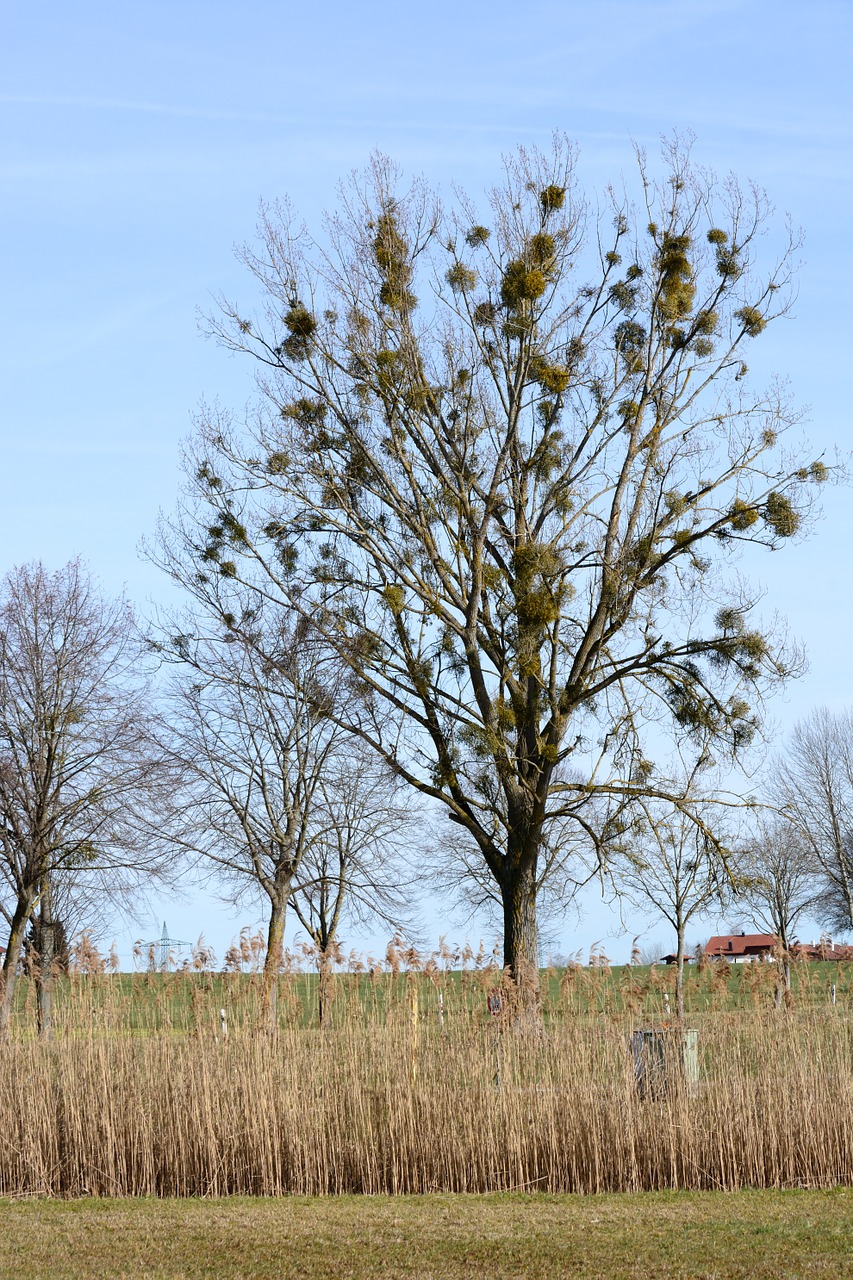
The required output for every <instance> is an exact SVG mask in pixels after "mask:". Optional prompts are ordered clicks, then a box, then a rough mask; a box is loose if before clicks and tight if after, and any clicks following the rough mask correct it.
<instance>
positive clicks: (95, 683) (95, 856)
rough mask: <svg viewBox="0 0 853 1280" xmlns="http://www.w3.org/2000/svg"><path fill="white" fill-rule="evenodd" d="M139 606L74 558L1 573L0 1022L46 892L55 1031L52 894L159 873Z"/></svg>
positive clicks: (159, 786) (155, 778) (158, 780)
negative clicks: (104, 591)
mask: <svg viewBox="0 0 853 1280" xmlns="http://www.w3.org/2000/svg"><path fill="white" fill-rule="evenodd" d="M140 652H141V651H140V645H139V643H138V641H137V639H136V633H135V628H134V623H133V618H132V614H131V612H130V609H129V607H128V605H127V604H126V603H125V602H124V601H122V600H119V601H108V600H106V599H104V597H103V596H102V595H101V594H100V593H99V591H98V590H97V588H96V587H95V585H94V584H93V582H92V581H91V579H90V578H89V576H88V575H87V573H86V571H85V569H84V568H83V566H82V565H81V564H80V562H79V561H72V562H70V563H69V564H67V565H65V567H64V568H62V569H60V570H58V571H57V572H55V573H50V572H48V571H47V570H46V569H44V568H43V566H42V565H40V564H31V565H24V566H22V567H20V568H17V569H13V570H12V571H11V572H10V573H9V574H7V576H6V577H5V578H4V579H3V581H2V584H0V882H2V884H3V889H4V893H3V894H2V895H0V914H2V916H3V918H4V919H5V921H6V925H7V928H8V941H7V947H6V954H5V957H4V962H3V971H2V973H3V990H2V993H0V994H2V999H1V1000H0V1028H2V1029H7V1028H8V1021H9V1013H10V1009H11V1004H12V997H13V992H14V985H15V974H16V968H17V964H18V959H19V956H20V950H21V944H22V942H23V938H24V934H25V932H26V928H27V925H28V923H29V921H30V919H31V917H32V914H33V911H34V910H35V908H36V907H37V905H38V904H39V903H40V902H41V906H42V910H41V916H40V936H41V942H42V953H41V957H40V966H41V973H42V979H41V983H40V989H39V1001H40V1003H39V1012H40V1021H41V1026H42V1030H43V1032H44V1033H45V1034H49V1032H50V974H51V970H52V961H53V924H54V916H53V910H52V902H51V894H52V892H53V893H56V892H57V891H58V889H59V886H61V885H63V883H64V882H70V881H81V880H86V881H87V882H88V883H89V885H90V887H91V886H94V885H97V886H98V887H99V888H100V891H101V893H102V894H104V895H108V896H114V895H115V894H118V893H122V892H130V891H132V890H133V889H134V888H136V887H138V886H139V885H140V884H142V883H144V882H145V880H146V878H147V877H148V876H149V875H150V874H152V873H154V872H160V871H162V863H161V861H160V854H161V852H162V851H161V849H160V848H159V847H158V844H157V839H156V826H157V823H156V817H157V815H158V813H159V811H160V807H161V806H162V805H163V803H164V797H165V787H164V768H163V761H162V759H161V758H159V757H158V755H157V752H156V750H155V748H154V744H153V739H152V737H151V734H150V732H149V730H150V722H151V713H150V707H149V702H148V687H147V682H146V679H145V676H144V674H143V672H142V669H141V666H140Z"/></svg>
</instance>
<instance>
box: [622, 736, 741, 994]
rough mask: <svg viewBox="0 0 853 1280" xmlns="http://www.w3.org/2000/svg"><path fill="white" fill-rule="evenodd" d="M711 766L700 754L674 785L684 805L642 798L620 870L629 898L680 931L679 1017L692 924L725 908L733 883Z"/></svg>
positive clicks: (677, 952) (677, 956) (677, 951)
mask: <svg viewBox="0 0 853 1280" xmlns="http://www.w3.org/2000/svg"><path fill="white" fill-rule="evenodd" d="M706 764H707V761H706V760H705V758H704V757H700V758H699V760H698V762H697V763H696V764H695V765H694V766H693V768H692V769H691V770H690V772H689V773H688V774H687V775H686V777H685V779H684V781H683V783H682V784H681V786H680V787H679V786H677V785H674V786H673V787H672V792H673V793H675V792H676V791H678V790H679V789H680V790H681V791H682V793H683V797H684V799H683V806H682V807H679V806H677V805H675V804H673V803H671V802H670V801H660V800H655V799H654V798H650V797H644V798H642V799H640V800H639V801H638V802H637V806H636V818H635V821H634V823H633V826H632V828H631V831H630V837H629V840H628V841H627V842H626V847H625V851H624V852H623V854H622V857H621V860H620V864H621V865H620V866H619V868H618V876H619V880H620V882H621V885H622V888H623V891H624V892H625V894H626V895H627V897H628V898H629V899H630V900H631V901H632V902H634V903H635V904H636V905H637V906H641V907H642V906H651V907H654V908H655V910H656V911H658V912H660V914H661V915H662V916H663V918H664V919H665V920H666V921H667V922H668V923H669V924H671V925H672V928H673V929H674V930H675V937H676V949H675V1003H676V1010H677V1013H678V1017H679V1019H683V1018H684V957H685V938H686V933H687V926H688V924H689V923H690V921H691V920H692V919H693V918H694V917H695V916H697V915H700V914H702V913H703V912H705V911H708V910H709V909H710V908H713V907H715V906H716V907H720V908H721V907H722V905H723V903H724V901H725V899H726V896H727V894H728V892H729V883H730V882H729V876H728V873H727V870H726V861H727V857H728V851H727V850H726V848H725V846H724V844H723V841H722V836H721V830H720V827H721V812H720V806H719V805H715V804H714V802H713V801H712V800H711V799H710V798H708V790H707V789H703V787H702V785H701V784H702V778H701V775H702V772H703V770H704V769H705V767H706ZM703 790H704V792H705V793H704V794H703ZM614 870H616V869H615V868H614Z"/></svg>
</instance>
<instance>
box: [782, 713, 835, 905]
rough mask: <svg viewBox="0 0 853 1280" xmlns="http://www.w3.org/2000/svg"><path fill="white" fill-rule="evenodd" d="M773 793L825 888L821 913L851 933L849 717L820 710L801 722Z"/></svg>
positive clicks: (784, 757)
mask: <svg viewBox="0 0 853 1280" xmlns="http://www.w3.org/2000/svg"><path fill="white" fill-rule="evenodd" d="M772 792H773V799H774V801H775V803H776V805H777V806H778V808H779V809H780V810H782V811H783V812H784V814H785V815H786V816H787V817H788V818H789V819H790V821H791V822H792V823H793V825H794V826H795V827H796V828H797V831H798V832H799V836H800V839H801V840H802V842H803V844H804V846H805V849H806V850H807V851H808V854H809V856H810V857H811V858H812V859H813V860H814V865H815V867H816V869H817V872H818V875H819V877H820V879H821V880H822V882H823V884H822V888H823V893H822V895H821V898H820V899H819V904H822V905H820V910H821V911H822V913H823V914H824V915H828V916H829V917H830V918H831V920H832V922H833V924H834V925H835V927H837V928H841V929H844V930H848V929H851V928H853V857H851V839H853V713H851V712H850V711H841V712H832V711H830V710H829V709H828V708H827V707H820V708H818V709H817V710H815V711H813V712H812V713H811V714H810V715H809V716H807V717H806V718H805V719H804V720H801V721H800V722H799V724H798V725H797V726H796V728H795V729H794V732H793V735H792V737H791V741H790V743H789V744H788V748H787V750H786V752H785V754H784V756H783V757H782V759H781V760H780V761H779V763H778V767H777V771H776V776H775V779H774V782H773V788H772Z"/></svg>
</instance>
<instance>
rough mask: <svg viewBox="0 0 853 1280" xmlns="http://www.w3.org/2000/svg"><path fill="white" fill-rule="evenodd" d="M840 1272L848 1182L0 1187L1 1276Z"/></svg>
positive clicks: (529, 1276) (420, 1277)
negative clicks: (209, 1189) (269, 1190)
mask: <svg viewBox="0 0 853 1280" xmlns="http://www.w3.org/2000/svg"><path fill="white" fill-rule="evenodd" d="M21 1275H26V1276H27V1278H28V1280H41V1278H42V1277H44V1278H45V1280H47V1278H48V1277H50V1280H83V1277H99V1278H106V1277H110V1278H112V1277H116V1278H118V1277H126V1278H127V1280H130V1278H131V1277H132V1278H133V1280H143V1278H146V1280H147V1278H150V1280H154V1278H155V1277H156V1278H158V1280H163V1278H165V1277H170V1278H175V1280H177V1278H178V1277H180V1278H181V1280H196V1278H197V1277H217V1278H219V1277H224V1278H230V1280H237V1277H247V1278H248V1277H257V1278H258V1280H264V1278H266V1277H269V1278H270V1280H272V1278H273V1277H275V1280H289V1278H291V1277H292V1278H293V1280H296V1277H298V1278H299V1280H328V1278H329V1277H330V1276H333V1277H336V1278H337V1277H340V1278H341V1280H343V1278H344V1277H348V1278H350V1280H374V1278H376V1280H379V1278H380V1277H381V1278H382V1280H403V1278H405V1280H463V1278H464V1280H476V1278H478V1277H483V1278H484V1280H485V1277H488V1278H489V1280H502V1278H504V1277H507V1278H509V1277H513V1278H518V1277H524V1280H540V1278H541V1280H552V1278H553V1277H558V1276H571V1277H573V1280H592V1278H593V1277H602V1278H603V1277H607V1278H608V1280H620V1277H625V1278H626V1280H627V1278H628V1277H631V1278H633V1280H639V1277H643V1280H654V1278H658V1280H664V1278H665V1280H676V1278H680V1277H684V1278H686V1277H691V1278H693V1280H700V1278H702V1280H735V1278H739V1277H744V1280H746V1277H749V1280H781V1278H784V1277H790V1278H791V1280H794V1278H795V1277H796V1280H808V1278H810V1277H818V1276H820V1277H829V1276H832V1277H833V1278H838V1280H840V1278H842V1277H851V1276H853V1191H851V1190H835V1191H782V1192H775V1191H743V1192H738V1193H716V1192H704V1193H690V1192H676V1193H673V1192H663V1193H647V1194H644V1195H606V1196H592V1197H578V1196H545V1195H511V1194H508V1195H489V1196H477V1197H474V1196H467V1197H466V1196H450V1195H435V1196H422V1197H399V1196H396V1197H385V1196H377V1197H371V1198H367V1197H364V1196H359V1197H351V1196H343V1197H336V1198H331V1199H330V1198H320V1199H306V1198H285V1199H276V1200H256V1199H246V1198H235V1199H230V1200H180V1201H177V1200H166V1201H162V1200H160V1201H158V1200H77V1201H40V1200H38V1201H24V1202H11V1201H0V1276H2V1277H13V1276H14V1277H19V1276H21Z"/></svg>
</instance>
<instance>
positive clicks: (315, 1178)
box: [0, 975, 853, 1196]
mask: <svg viewBox="0 0 853 1280" xmlns="http://www.w3.org/2000/svg"><path fill="white" fill-rule="evenodd" d="M143 981H144V980H143ZM172 981H173V983H176V982H178V981H185V982H187V983H191V982H192V980H191V979H190V978H189V976H187V977H186V978H182V977H181V975H175V976H174V977H173V979H172ZM383 981H384V979H383ZM396 981H397V984H398V989H399V991H400V993H401V994H400V998H399V999H398V1000H397V1001H396V1003H391V1004H388V1005H386V1007H385V1009H384V1013H383V1017H382V1020H381V1021H380V1020H379V1019H378V1018H375V1017H373V1016H371V1009H370V1005H369V1003H365V1001H364V1000H362V999H360V1000H359V1003H358V1005H357V1009H358V1010H359V1011H360V1012H361V1015H362V1016H358V1017H357V1016H355V1008H356V1006H353V1016H352V1017H351V1018H349V1019H341V1021H340V1023H339V1024H338V1025H335V1026H333V1027H332V1028H331V1029H329V1030H326V1031H322V1032H321V1031H318V1030H314V1029H306V1028H305V1027H303V1026H302V1025H301V1023H302V1019H301V1018H300V1017H299V1016H298V1013H297V1012H296V1011H294V1009H292V1008H291V1009H290V1014H288V1013H287V1010H288V1004H287V992H286V991H285V992H283V997H284V998H283V1001H282V1004H283V1009H284V1014H283V1021H284V1025H283V1026H282V1029H281V1031H280V1032H279V1033H278V1034H276V1035H274V1036H271V1035H268V1034H262V1033H260V1032H258V1031H256V1030H255V1029H254V1023H253V1019H251V1018H247V1019H246V1020H245V1021H244V1022H243V1023H242V1024H241V1023H240V1022H239V1020H237V1019H235V1018H232V1019H231V1022H230V1025H229V1038H228V1040H227V1041H224V1040H223V1039H222V1038H221V1035H219V1030H218V1027H219V1024H218V1005H217V1004H215V1003H214V1002H215V1000H218V998H219V997H220V996H221V995H222V988H221V987H219V988H216V989H209V990H208V989H206V988H204V986H199V985H198V983H196V984H195V985H192V986H191V988H190V990H189V991H188V993H185V995H186V998H185V999H184V1000H183V1001H182V1002H178V1003H176V1002H175V998H174V996H175V993H174V990H172V991H171V993H169V992H168V990H163V991H162V993H161V994H162V1001H161V1007H160V1011H159V1015H158V1017H157V1018H154V1016H153V1014H151V1016H150V1017H149V1016H148V1014H146V1018H145V1019H143V1021H142V1023H141V1024H140V1020H139V1018H138V1017H136V1016H135V1015H134V996H133V991H132V989H129V988H128V987H127V986H126V985H124V986H120V985H117V984H116V982H115V980H114V979H111V978H110V977H109V976H108V975H103V976H102V977H99V978H97V979H92V978H88V979H84V978H82V977H80V978H78V979H76V980H75V984H72V991H71V993H70V994H68V993H66V996H65V999H64V1003H63V1004H62V1007H61V1011H59V1012H58V1016H57V1032H56V1035H55V1038H54V1041H53V1043H52V1044H42V1043H40V1042H39V1041H38V1040H36V1038H35V1037H34V1036H33V1034H32V1030H31V1024H30V1023H29V1022H28V1020H27V1017H26V1014H27V1009H26V1001H25V1002H24V1005H23V1006H22V1009H21V1017H20V1020H19V1024H18V1026H17V1028H16V1033H15V1037H14V1038H13V1040H12V1042H11V1043H9V1044H7V1045H5V1046H2V1048H0V1132H2V1134H3V1142H2V1144H0V1195H30V1194H34V1195H55V1196H81V1195H96V1196H127V1195H145V1196H148V1195H154V1196H170V1195H179V1196H188V1195H205V1196H207V1195H214V1196H221V1195H232V1194H249V1195H277V1194H282V1193H298V1194H303V1195H316V1194H329V1193H344V1192H356V1193H358V1192H363V1193H370V1194H377V1193H386V1192H387V1193H392V1194H401V1193H408V1192H426V1191H447V1192H455V1191H476V1192H484V1191H507V1190H540V1191H550V1192H604V1191H639V1190H653V1189H713V1188H716V1189H735V1188H741V1187H746V1186H749V1187H777V1188H785V1187H802V1186H807V1187H831V1186H835V1185H839V1184H847V1185H850V1184H853V1022H851V1020H850V1018H849V1016H848V1015H847V1014H846V1013H845V1012H843V1011H842V1010H839V1009H837V1008H836V1009H831V1008H824V1009H816V1010H806V1011H801V1010H796V1009H795V1010H792V1011H782V1012H779V1013H775V1012H774V1011H773V1010H772V1009H769V1008H766V1009H765V1008H764V1007H762V1006H760V1005H756V1007H755V1008H754V1009H751V1010H742V1011H738V1012H731V1013H727V1012H718V1013H710V1014H708V1015H706V1016H704V1017H703V1019H702V1020H701V1025H700V1047H701V1052H700V1057H701V1073H700V1081H699V1084H698V1087H695V1088H692V1087H688V1085H687V1084H686V1083H685V1082H684V1080H683V1079H682V1078H681V1075H680V1073H679V1071H678V1070H677V1069H673V1070H672V1071H670V1073H669V1076H668V1079H667V1082H666V1087H665V1089H661V1090H660V1091H659V1093H658V1096H655V1097H652V1098H643V1097H641V1096H640V1094H639V1092H638V1090H637V1085H636V1079H635V1075H634V1064H633V1061H632V1059H631V1057H630V1055H629V1053H628V1036H629V1033H630V1030H631V1027H632V1025H633V1023H632V1021H631V1019H630V1018H629V1017H628V1016H627V1015H625V1014H624V1013H619V1014H612V1015H607V1014H599V1015H597V1016H587V1017H585V1018H583V1019H577V1018H572V1017H568V1016H567V1017H565V1018H563V1019H561V1020H560V1019H556V1018H554V1019H552V1020H551V1021H549V1023H548V1024H547V1028H546V1030H545V1031H544V1032H541V1033H539V1034H531V1033H530V1032H529V1031H528V1032H527V1033H524V1034H522V1033H520V1032H518V1031H516V1030H513V1027H512V1023H511V1021H510V1020H507V1021H506V1022H501V1020H500V1019H491V1020H490V1019H488V1018H487V1017H486V1016H485V1014H484V1013H483V1012H482V1010H481V1009H480V1005H479V1004H478V1005H477V1006H476V1011H475V1006H473V1005H471V1004H470V1002H469V1003H467V1004H466V1003H463V1002H461V1001H460V1003H459V1005H458V1006H456V1005H454V1004H453V1002H452V1000H450V999H448V1001H447V1002H446V1004H445V1019H444V1027H443V1028H439V1026H438V1025H437V1021H436V1019H435V1017H434V1016H433V1015H434V1010H432V1009H430V1011H429V1013H428V1014H426V1013H425V1012H424V1010H425V1007H426V1002H425V1000H424V999H422V1000H421V1001H420V1003H419V1005H418V1007H417V1009H415V1008H414V1007H413V1005H414V1002H413V999H412V993H413V990H414V989H415V984H414V983H407V982H406V980H405V978H402V977H401V978H398V979H396ZM420 981H421V982H428V979H421V980H420ZM110 984H112V985H110ZM153 988H156V983H155V984H153ZM238 991H239V988H237V987H234V989H233V990H232V991H231V995H230V1000H231V1006H232V1007H233V1005H234V1002H235V1000H236V998H237V996H236V995H235V992H238ZM158 998H159V997H158ZM290 998H291V1000H292V1001H298V997H297V995H296V994H294V992H293V991H291V992H290ZM170 1001H171V1002H170ZM146 1008H148V1006H146ZM175 1009H180V1010H181V1011H182V1013H181V1016H180V1017H178V1016H177V1015H176V1014H175ZM150 1013H151V1011H150V1009H149V1014H150ZM146 1025H147V1026H148V1027H150V1028H153V1027H155V1026H156V1028H157V1029H156V1030H154V1029H145V1027H146Z"/></svg>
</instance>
